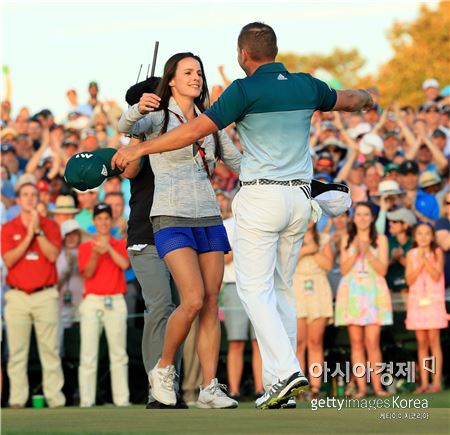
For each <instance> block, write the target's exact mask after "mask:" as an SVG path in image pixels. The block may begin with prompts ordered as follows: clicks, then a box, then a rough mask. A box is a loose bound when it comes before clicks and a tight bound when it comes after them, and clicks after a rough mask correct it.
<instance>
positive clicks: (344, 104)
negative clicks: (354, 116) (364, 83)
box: [331, 89, 373, 112]
mask: <svg viewBox="0 0 450 435" xmlns="http://www.w3.org/2000/svg"><path fill="white" fill-rule="evenodd" d="M336 93H337V99H336V104H335V105H334V107H333V108H332V109H331V110H343V111H345V112H357V111H359V110H368V109H370V108H371V107H372V106H373V100H372V96H371V95H370V94H369V92H367V91H365V90H364V89H358V90H356V89H347V90H345V91H336Z"/></svg>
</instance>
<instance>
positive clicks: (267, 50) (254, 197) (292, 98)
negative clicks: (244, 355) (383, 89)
mask: <svg viewBox="0 0 450 435" xmlns="http://www.w3.org/2000/svg"><path fill="white" fill-rule="evenodd" d="M277 52H278V48H277V40H276V35H275V33H274V31H273V29H272V28H271V27H270V26H268V25H266V24H263V23H251V24H248V25H246V26H245V27H244V28H243V29H242V30H241V32H240V34H239V38H238V62H239V65H240V66H241V68H242V69H243V70H244V71H245V73H246V74H247V78H245V79H240V80H235V81H234V82H233V83H232V84H231V85H230V86H229V87H228V88H227V89H226V90H225V92H224V93H223V94H222V96H221V97H220V98H219V99H218V100H217V101H216V103H215V104H214V105H213V106H212V107H211V108H210V109H209V110H207V111H206V112H205V113H204V114H203V115H201V116H199V117H197V118H196V119H194V120H192V121H189V122H188V123H186V124H183V125H181V126H180V127H178V128H176V129H174V130H171V131H170V132H168V133H166V134H164V135H162V136H159V137H158V138H156V139H152V140H150V141H147V142H142V143H140V144H139V145H137V146H134V147H127V148H122V149H121V150H119V151H118V152H117V153H116V155H115V156H114V158H113V160H112V166H113V167H115V166H117V167H119V168H124V167H125V166H126V165H127V164H128V163H129V162H131V161H133V160H136V159H138V158H140V157H141V156H143V155H147V154H151V153H160V152H164V151H171V150H175V149H179V148H183V147H185V146H187V145H189V144H192V143H194V142H195V141H196V140H198V139H200V138H203V137H205V136H207V135H208V134H211V133H213V132H216V131H218V130H219V129H222V128H224V127H226V126H227V125H229V124H231V123H232V122H235V123H236V126H237V130H238V132H239V137H240V139H241V143H242V147H243V150H244V153H243V158H242V163H241V171H240V180H241V184H242V188H241V190H240V191H239V193H238V194H237V196H236V197H235V199H234V201H233V212H234V215H235V218H236V229H235V242H234V262H235V268H236V278H237V288H238V292H239V296H240V298H241V299H242V302H243V305H244V307H245V309H246V311H247V314H248V316H249V318H250V320H251V322H252V324H253V327H254V329H255V332H256V336H257V339H258V343H259V346H260V350H261V356H262V360H263V382H264V385H265V388H266V393H265V394H264V395H263V396H262V397H260V398H259V399H258V400H257V401H256V406H257V407H258V408H261V409H264V408H276V407H279V406H280V404H282V403H285V402H286V401H287V399H288V398H289V397H292V396H294V395H296V394H298V392H300V391H302V390H303V389H305V388H307V386H308V381H307V379H306V378H305V377H304V375H303V373H302V371H301V369H300V366H299V363H298V360H297V358H296V356H295V349H296V334H297V323H296V311H295V294H294V292H293V290H292V279H293V274H294V271H295V267H296V264H297V257H298V252H299V250H300V247H301V243H302V240H303V235H304V234H305V232H306V228H307V225H308V222H309V219H310V215H311V196H310V192H311V189H310V180H311V178H312V175H313V169H312V163H311V157H310V153H309V130H310V121H311V117H312V115H313V113H314V111H315V110H322V111H329V110H346V111H358V110H361V109H367V108H369V107H371V106H372V104H373V102H372V99H371V97H370V94H369V93H368V92H366V91H362V90H344V91H335V90H334V89H330V88H329V87H328V86H327V85H326V84H325V83H324V82H322V81H320V80H317V79H315V78H313V77H311V76H310V75H309V74H303V73H296V74H292V73H289V72H288V71H287V70H286V68H285V67H284V65H283V64H281V63H278V62H275V57H276V55H277Z"/></svg>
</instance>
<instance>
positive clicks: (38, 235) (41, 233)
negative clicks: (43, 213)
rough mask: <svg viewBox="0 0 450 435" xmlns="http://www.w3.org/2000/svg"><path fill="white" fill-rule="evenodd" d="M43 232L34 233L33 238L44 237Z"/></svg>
mask: <svg viewBox="0 0 450 435" xmlns="http://www.w3.org/2000/svg"><path fill="white" fill-rule="evenodd" d="M44 235H45V234H44V231H42V229H40V230H39V231H35V232H34V236H35V237H40V236H44Z"/></svg>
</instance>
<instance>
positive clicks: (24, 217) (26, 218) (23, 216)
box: [19, 210, 31, 227]
mask: <svg viewBox="0 0 450 435" xmlns="http://www.w3.org/2000/svg"><path fill="white" fill-rule="evenodd" d="M19 216H20V220H21V221H22V223H23V224H24V225H25V226H26V227H28V225H29V224H30V223H31V213H29V212H27V211H24V210H21V211H20V214H19Z"/></svg>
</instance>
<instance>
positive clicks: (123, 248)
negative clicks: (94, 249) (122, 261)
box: [112, 239, 128, 258]
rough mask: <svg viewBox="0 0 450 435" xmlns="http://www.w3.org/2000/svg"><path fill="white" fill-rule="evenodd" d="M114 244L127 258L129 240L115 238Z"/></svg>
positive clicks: (116, 249)
mask: <svg viewBox="0 0 450 435" xmlns="http://www.w3.org/2000/svg"><path fill="white" fill-rule="evenodd" d="M112 246H113V248H114V250H115V251H117V252H118V253H119V254H120V255H122V256H123V257H125V258H128V252H127V242H126V241H125V240H117V239H114V243H113V245H112Z"/></svg>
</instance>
